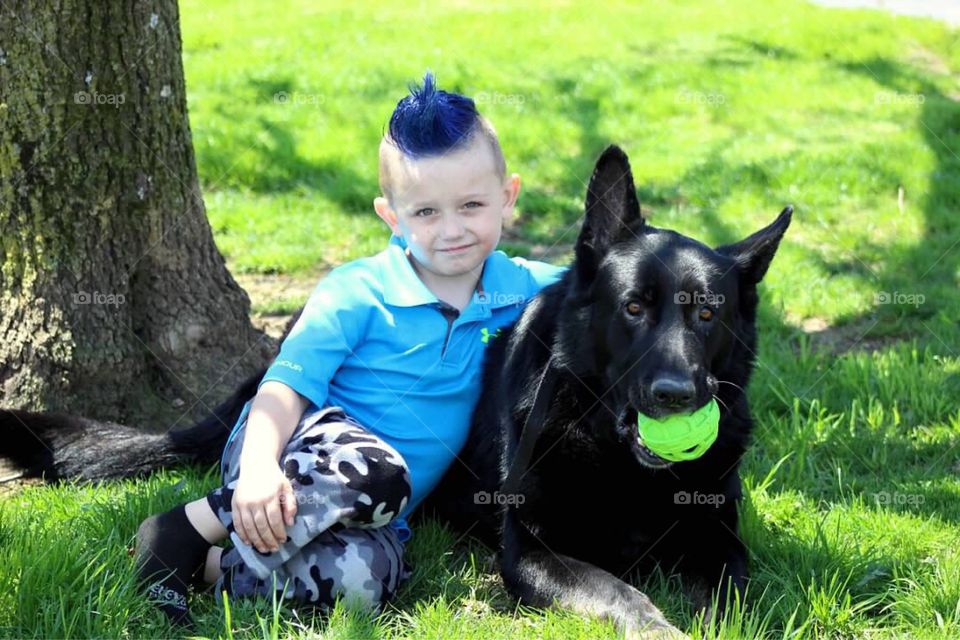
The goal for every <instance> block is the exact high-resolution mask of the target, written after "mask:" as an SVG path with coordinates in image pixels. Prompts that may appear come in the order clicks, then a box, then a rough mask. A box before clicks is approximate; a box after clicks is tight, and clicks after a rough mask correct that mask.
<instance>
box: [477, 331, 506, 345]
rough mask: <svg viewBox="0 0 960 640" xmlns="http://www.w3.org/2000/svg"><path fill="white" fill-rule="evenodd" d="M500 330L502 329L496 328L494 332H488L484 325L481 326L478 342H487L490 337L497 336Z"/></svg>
mask: <svg viewBox="0 0 960 640" xmlns="http://www.w3.org/2000/svg"><path fill="white" fill-rule="evenodd" d="M501 331H503V329H497V330H496V332H495V333H490V332H489V331H488V330H487V328H486V327H481V328H480V342H482V343H483V344H487V343H488V342H490V339H491V338H496V337H497V336H499V335H500V332H501Z"/></svg>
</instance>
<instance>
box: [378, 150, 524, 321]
mask: <svg viewBox="0 0 960 640" xmlns="http://www.w3.org/2000/svg"><path fill="white" fill-rule="evenodd" d="M390 153H391V154H392V158H391V171H390V174H391V176H390V177H391V189H390V191H391V194H392V195H391V198H390V201H389V202H388V201H387V199H386V198H383V197H380V198H377V199H376V200H375V201H374V208H375V209H376V210H377V215H379V216H380V217H381V218H382V219H383V220H384V222H386V223H387V224H388V225H389V226H390V229H391V230H392V231H393V233H394V234H395V235H398V236H402V237H403V238H404V240H405V241H406V244H407V248H408V250H409V255H410V256H411V258H412V263H413V266H414V268H415V269H416V271H417V273H418V274H419V275H420V278H421V280H423V282H424V284H426V285H427V288H428V289H430V290H431V291H432V292H433V293H434V294H436V295H437V297H438V298H441V299H444V300H446V301H448V302H450V303H451V304H454V305H455V306H460V305H459V304H457V303H458V302H460V301H462V302H463V303H464V304H463V306H465V303H466V301H467V300H468V299H469V296H470V294H471V293H472V291H473V288H474V286H476V283H477V279H478V278H479V277H480V272H481V270H482V267H483V263H484V261H485V260H486V258H487V256H488V255H490V253H491V252H492V251H493V250H494V249H496V247H497V243H498V242H499V241H500V232H501V230H502V227H503V221H504V220H505V219H507V218H508V217H509V216H510V214H511V213H512V212H513V206H514V204H515V203H516V199H517V195H518V193H519V191H520V177H519V176H517V175H516V174H514V175H512V176H510V177H509V178H506V179H504V178H501V176H500V175H499V174H498V172H497V169H496V163H495V160H494V155H493V150H492V149H491V148H490V145H489V143H488V142H487V141H486V140H485V139H484V138H483V137H482V136H479V135H474V136H473V138H472V140H471V141H470V142H469V143H468V144H466V145H465V146H463V147H462V148H459V149H455V150H453V151H450V152H447V153H445V154H442V155H437V156H429V157H424V158H418V159H413V158H409V157H407V156H405V155H403V154H402V153H401V152H400V151H399V150H397V149H395V148H394V149H391V151H390Z"/></svg>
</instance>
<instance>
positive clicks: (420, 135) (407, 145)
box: [390, 71, 480, 158]
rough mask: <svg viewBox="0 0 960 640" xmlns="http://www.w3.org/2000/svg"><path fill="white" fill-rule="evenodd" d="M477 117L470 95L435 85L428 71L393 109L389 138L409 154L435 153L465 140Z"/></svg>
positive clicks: (416, 155)
mask: <svg viewBox="0 0 960 640" xmlns="http://www.w3.org/2000/svg"><path fill="white" fill-rule="evenodd" d="M479 118H480V114H479V113H478V112H477V107H476V105H475V104H474V102H473V100H472V99H471V98H468V97H467V96H463V95H460V94H459V93H448V92H446V91H442V90H440V89H437V87H436V82H435V80H434V77H433V74H432V73H431V72H429V71H428V72H427V73H426V75H424V76H423V87H418V86H416V85H415V84H411V85H410V95H408V96H404V98H403V99H402V100H400V102H398V103H397V108H396V109H394V110H393V115H392V116H391V117H390V139H391V140H392V141H393V143H394V144H395V145H396V146H397V148H399V149H400V151H402V152H403V153H404V154H405V155H407V156H409V157H411V158H418V157H422V156H434V155H439V154H441V153H444V152H446V151H449V150H451V149H453V148H455V147H457V146H459V145H460V144H462V143H464V142H466V141H467V139H468V138H469V136H470V133H471V132H472V131H473V130H474V128H475V127H476V126H477V121H478V119H479Z"/></svg>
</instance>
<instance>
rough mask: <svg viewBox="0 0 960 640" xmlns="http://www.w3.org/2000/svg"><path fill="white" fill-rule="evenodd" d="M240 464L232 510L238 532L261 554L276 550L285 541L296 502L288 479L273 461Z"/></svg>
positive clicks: (244, 540) (291, 523)
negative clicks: (286, 527)
mask: <svg viewBox="0 0 960 640" xmlns="http://www.w3.org/2000/svg"><path fill="white" fill-rule="evenodd" d="M246 462H247V464H246V465H240V477H239V478H238V479H237V486H236V488H235V489H234V492H233V501H232V503H231V506H230V508H231V510H232V515H233V525H234V528H235V529H236V531H237V535H238V536H240V539H241V540H242V541H243V542H245V543H246V544H249V545H252V546H254V547H256V548H257V550H259V551H260V552H261V553H267V552H271V551H276V550H277V549H278V547H279V545H280V544H282V543H284V542H286V541H287V532H286V529H285V528H284V521H286V526H288V527H290V526H293V516H294V515H296V513H297V501H296V497H295V496H294V493H293V487H291V486H290V481H289V480H287V477H286V476H285V475H284V474H283V471H281V469H280V466H279V465H278V464H277V462H276V461H275V460H272V459H269V458H267V459H265V460H263V462H256V463H253V464H251V463H250V461H249V460H248V461H246Z"/></svg>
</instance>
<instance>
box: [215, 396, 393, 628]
mask: <svg viewBox="0 0 960 640" xmlns="http://www.w3.org/2000/svg"><path fill="white" fill-rule="evenodd" d="M248 410H249V404H248V406H247V407H246V408H245V409H244V412H243V414H242V415H241V417H240V421H239V426H238V429H239V430H240V431H238V432H236V433H235V434H234V436H233V437H231V439H230V440H229V441H228V442H227V446H226V449H225V450H224V455H223V460H222V464H221V476H222V480H223V486H222V487H221V488H219V489H217V490H215V491H214V492H212V493H211V494H209V495H208V496H207V501H208V502H209V504H210V506H211V508H212V509H213V511H214V513H216V514H217V517H218V518H219V519H220V521H221V522H222V523H223V526H224V527H226V528H227V531H228V532H229V534H230V539H231V540H232V541H233V544H234V546H233V548H231V549H228V550H226V551H225V552H224V553H223V555H222V556H221V560H220V567H221V569H223V575H222V576H221V577H220V578H219V579H218V580H217V582H216V584H215V585H213V589H214V593H215V596H216V599H217V602H218V603H220V601H221V598H222V596H221V591H226V592H227V593H228V594H229V595H230V597H238V596H256V595H262V596H266V597H268V598H270V597H272V595H273V593H274V592H276V594H277V599H278V600H280V599H283V598H292V599H293V600H294V601H295V602H298V603H303V604H311V605H314V606H317V607H319V608H321V609H328V608H329V607H331V606H332V605H333V603H334V600H335V599H336V598H337V597H338V596H339V597H340V598H341V599H342V600H343V601H345V602H346V603H347V604H349V605H351V606H357V605H359V606H360V607H361V608H365V609H368V610H375V611H376V610H379V609H380V607H381V606H382V605H383V604H384V603H385V602H386V601H388V600H389V599H390V598H391V597H392V596H393V595H394V593H396V590H397V588H398V587H399V586H400V584H401V583H402V582H403V581H404V580H406V579H407V578H408V577H409V575H410V568H409V566H408V565H407V563H406V562H405V561H404V559H403V544H402V542H401V541H400V540H399V539H398V534H397V531H396V530H395V529H394V528H393V527H390V526H385V525H387V524H388V523H389V522H390V521H391V520H392V519H393V518H394V517H396V516H397V515H398V514H399V513H400V512H401V511H402V510H403V508H404V507H405V506H406V504H407V502H408V501H409V499H410V474H409V470H408V469H407V465H406V462H404V460H403V458H402V457H401V456H400V454H399V453H397V452H396V450H394V449H393V447H391V446H390V445H388V444H387V443H386V442H384V441H383V440H382V439H380V438H379V437H377V436H375V435H373V434H372V433H370V432H369V431H367V430H366V429H364V428H363V427H362V426H361V425H360V424H359V423H357V422H356V421H355V420H353V419H352V418H351V417H349V416H347V415H346V414H345V413H344V412H343V410H342V409H341V408H340V407H326V408H324V409H321V410H313V411H312V412H310V411H308V412H307V413H305V414H304V416H303V418H302V419H301V421H300V424H299V425H297V428H296V429H295V430H294V432H293V435H292V436H291V437H290V441H289V442H288V443H287V446H286V447H285V449H284V453H283V456H282V457H281V466H282V467H283V470H284V473H285V474H286V476H287V478H288V479H289V480H290V484H291V485H292V487H293V492H294V495H295V496H296V500H297V513H296V517H295V518H294V524H293V526H291V527H287V528H286V529H287V540H286V542H284V543H282V544H280V545H279V548H278V550H277V551H274V552H268V553H261V552H260V551H258V550H257V549H256V548H255V547H253V546H251V545H248V544H245V543H243V542H242V541H241V540H240V538H239V536H238V535H237V533H236V532H235V531H234V527H233V518H232V516H231V514H230V505H231V501H232V498H233V490H234V488H235V487H236V484H237V478H238V476H239V472H240V468H239V459H240V449H241V445H242V443H243V431H242V430H243V429H245V427H246V415H247V412H248Z"/></svg>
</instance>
